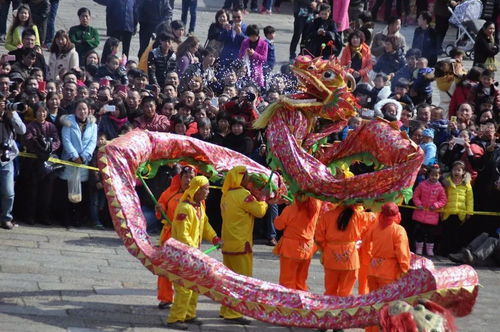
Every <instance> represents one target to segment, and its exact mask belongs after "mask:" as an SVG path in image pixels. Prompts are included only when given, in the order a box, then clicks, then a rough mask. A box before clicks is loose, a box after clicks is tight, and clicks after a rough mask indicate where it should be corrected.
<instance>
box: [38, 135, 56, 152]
mask: <svg viewBox="0 0 500 332" xmlns="http://www.w3.org/2000/svg"><path fill="white" fill-rule="evenodd" d="M53 140H54V139H53V138H52V137H49V138H47V137H45V136H42V137H41V139H40V141H41V142H40V143H41V146H42V148H43V150H44V151H45V152H47V153H49V154H50V153H52V141H53Z"/></svg>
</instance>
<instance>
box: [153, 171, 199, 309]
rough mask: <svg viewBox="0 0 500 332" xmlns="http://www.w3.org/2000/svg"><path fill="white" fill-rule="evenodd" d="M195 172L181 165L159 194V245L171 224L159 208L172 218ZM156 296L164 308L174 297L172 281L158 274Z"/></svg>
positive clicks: (157, 207) (163, 240) (165, 239)
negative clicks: (163, 216)
mask: <svg viewBox="0 0 500 332" xmlns="http://www.w3.org/2000/svg"><path fill="white" fill-rule="evenodd" d="M195 175H196V172H195V169H194V168H193V167H192V166H183V167H182V169H181V173H180V174H177V175H176V176H174V177H173V178H172V182H171V183H170V186H169V187H168V188H167V189H166V190H165V191H164V192H163V193H162V194H161V195H160V199H158V205H157V206H156V218H157V219H162V223H163V228H162V230H161V234H160V246H161V245H163V243H165V241H167V240H168V239H169V238H170V236H171V233H172V228H171V225H170V224H169V223H168V222H167V221H166V220H164V219H163V218H162V215H161V212H160V211H161V210H163V211H164V212H165V214H166V215H167V218H168V220H170V222H172V221H173V220H174V213H175V209H176V208H177V205H178V204H179V200H180V199H181V197H182V194H183V193H184V191H185V190H186V189H187V188H188V186H189V182H190V181H191V180H192V179H193V178H194V177H195ZM157 285H158V291H157V298H158V300H159V301H160V303H159V304H158V308H160V309H166V308H168V307H169V306H170V304H171V303H172V301H173V299H174V290H173V287H172V282H171V281H170V280H168V278H167V277H164V276H158V284H157Z"/></svg>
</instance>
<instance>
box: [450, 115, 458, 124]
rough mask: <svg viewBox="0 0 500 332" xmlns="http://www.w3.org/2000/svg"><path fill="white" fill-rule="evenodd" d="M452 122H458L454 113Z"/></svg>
mask: <svg viewBox="0 0 500 332" xmlns="http://www.w3.org/2000/svg"><path fill="white" fill-rule="evenodd" d="M450 122H455V123H457V117H456V116H455V115H453V116H452V117H451V118H450Z"/></svg>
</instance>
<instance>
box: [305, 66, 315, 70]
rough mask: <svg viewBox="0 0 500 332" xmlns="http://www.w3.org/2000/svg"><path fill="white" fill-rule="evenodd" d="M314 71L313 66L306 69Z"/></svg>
mask: <svg viewBox="0 0 500 332" xmlns="http://www.w3.org/2000/svg"><path fill="white" fill-rule="evenodd" d="M314 69H315V68H314V66H309V67H307V70H314Z"/></svg>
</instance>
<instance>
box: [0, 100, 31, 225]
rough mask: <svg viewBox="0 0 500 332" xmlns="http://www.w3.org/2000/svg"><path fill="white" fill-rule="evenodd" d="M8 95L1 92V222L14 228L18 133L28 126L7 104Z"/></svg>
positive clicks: (24, 130) (22, 132)
mask: <svg viewBox="0 0 500 332" xmlns="http://www.w3.org/2000/svg"><path fill="white" fill-rule="evenodd" d="M5 101H6V97H5V96H4V95H3V94H1V93H0V150H1V151H0V152H1V155H0V222H1V226H2V228H5V229H12V228H13V227H14V224H13V222H12V207H13V205H14V163H13V162H12V160H13V159H14V158H15V157H16V156H17V154H18V153H19V149H18V148H17V145H16V141H15V138H16V134H19V135H23V134H24V133H25V132H26V126H25V125H24V123H23V122H22V121H21V118H20V117H19V115H18V114H17V112H16V111H15V110H14V109H13V108H11V107H8V106H9V105H6V102H5Z"/></svg>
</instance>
